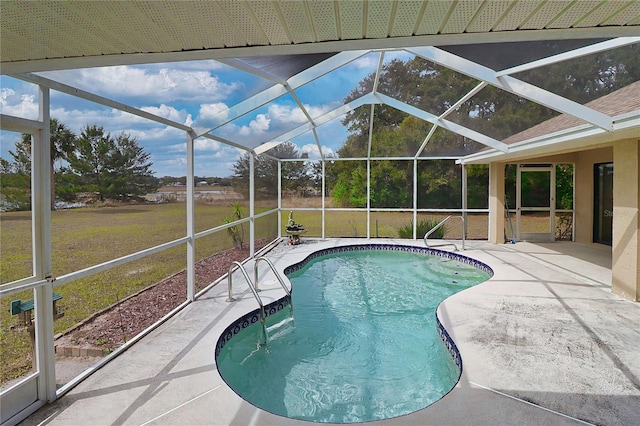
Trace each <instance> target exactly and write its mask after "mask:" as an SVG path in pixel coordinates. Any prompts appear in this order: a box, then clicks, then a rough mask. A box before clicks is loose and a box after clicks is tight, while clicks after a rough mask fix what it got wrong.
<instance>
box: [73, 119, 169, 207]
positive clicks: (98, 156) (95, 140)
mask: <svg viewBox="0 0 640 426" xmlns="http://www.w3.org/2000/svg"><path fill="white" fill-rule="evenodd" d="M150 157H151V156H150V154H148V153H146V152H145V151H144V149H143V148H142V147H140V146H139V145H138V141H137V139H135V138H132V137H131V136H129V135H127V134H126V133H121V134H120V135H119V136H118V137H117V138H116V139H114V138H112V137H111V135H110V134H109V133H106V134H105V132H104V128H103V127H98V126H97V125H95V124H94V125H92V126H87V127H86V128H85V129H84V130H83V131H82V133H81V135H80V137H79V138H78V139H77V141H76V145H75V149H74V151H73V152H72V153H71V154H70V155H69V156H68V161H69V166H70V169H71V170H72V171H73V173H75V174H76V175H78V176H80V178H81V179H82V184H83V189H84V190H87V191H92V192H96V193H97V194H98V198H99V199H100V201H104V200H105V199H114V200H127V199H129V198H131V197H136V196H141V195H144V194H147V193H149V192H153V191H155V190H157V189H158V187H159V183H158V180H157V179H156V178H155V177H154V176H153V173H154V172H153V171H152V170H151V166H152V165H153V163H152V162H151V161H150V160H149V159H150Z"/></svg>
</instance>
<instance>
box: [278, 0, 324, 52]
mask: <svg viewBox="0 0 640 426" xmlns="http://www.w3.org/2000/svg"><path fill="white" fill-rule="evenodd" d="M283 6H286V7H283ZM280 11H281V12H282V16H283V18H284V21H285V22H286V24H287V28H289V34H290V36H291V41H292V42H293V43H310V42H312V41H314V39H315V36H314V34H313V25H311V22H309V19H308V17H307V7H306V3H303V2H298V1H293V2H290V3H288V4H286V5H283V4H280Z"/></svg>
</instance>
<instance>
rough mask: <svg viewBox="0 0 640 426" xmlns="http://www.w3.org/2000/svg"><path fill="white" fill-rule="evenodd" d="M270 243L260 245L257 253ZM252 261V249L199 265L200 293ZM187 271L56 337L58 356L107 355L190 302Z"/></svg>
mask: <svg viewBox="0 0 640 426" xmlns="http://www.w3.org/2000/svg"><path fill="white" fill-rule="evenodd" d="M269 241H270V240H269V239H264V240H260V241H256V250H258V249H259V248H261V247H263V246H264V245H266V244H267V243H268V242H269ZM248 257H249V248H248V247H246V248H243V249H230V250H225V251H222V252H220V253H217V254H215V255H213V256H211V257H208V258H206V259H203V260H201V261H200V262H198V263H197V264H196V277H197V283H198V284H197V286H196V292H197V291H199V290H201V289H203V288H204V287H206V286H207V285H209V284H210V283H212V282H214V281H215V280H217V279H218V278H220V277H221V276H223V275H224V274H226V273H227V272H228V271H229V267H230V266H231V264H232V262H234V261H242V260H244V259H246V258H248ZM186 288H187V272H186V270H183V271H181V272H179V273H177V274H175V275H172V276H170V277H167V278H165V279H163V280H162V281H159V282H157V283H155V284H154V285H152V286H149V287H147V288H145V289H144V290H141V291H139V292H138V293H136V294H134V295H132V296H130V297H128V298H126V299H123V300H122V301H120V303H117V304H114V305H112V306H109V307H108V308H106V309H103V310H102V311H100V312H97V313H95V314H94V315H92V316H91V317H89V318H87V319H86V320H84V321H82V322H80V323H79V324H77V325H75V326H73V327H71V328H70V329H68V330H65V331H64V332H62V333H59V334H58V335H57V336H56V340H55V346H56V353H57V354H58V355H64V356H100V355H105V354H107V353H109V352H111V351H113V350H114V349H116V348H117V347H118V346H121V345H122V344H124V343H125V342H126V341H127V340H129V339H131V338H132V337H134V336H136V335H137V334H139V333H140V332H142V331H143V330H144V329H146V328H147V327H149V326H150V325H152V324H153V323H155V322H156V321H158V320H159V319H160V318H162V317H163V316H164V315H166V314H167V313H169V312H170V311H171V310H172V309H174V308H175V307H176V306H178V305H180V304H181V303H182V302H184V301H185V300H186V297H187V295H186Z"/></svg>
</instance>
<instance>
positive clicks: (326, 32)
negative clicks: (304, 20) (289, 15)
mask: <svg viewBox="0 0 640 426" xmlns="http://www.w3.org/2000/svg"><path fill="white" fill-rule="evenodd" d="M308 6H309V13H310V14H311V20H312V21H313V26H314V28H315V33H316V37H317V41H327V40H335V39H336V37H337V34H338V19H337V16H336V13H337V12H336V8H335V7H334V5H333V3H332V2H328V1H312V2H309V3H308Z"/></svg>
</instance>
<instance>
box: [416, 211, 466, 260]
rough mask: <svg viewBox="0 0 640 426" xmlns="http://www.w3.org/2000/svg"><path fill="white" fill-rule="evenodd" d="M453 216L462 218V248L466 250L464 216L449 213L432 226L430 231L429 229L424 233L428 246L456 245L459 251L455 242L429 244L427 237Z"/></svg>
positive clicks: (456, 247) (425, 242) (425, 243)
mask: <svg viewBox="0 0 640 426" xmlns="http://www.w3.org/2000/svg"><path fill="white" fill-rule="evenodd" d="M452 217H459V218H460V219H462V250H465V248H464V228H465V226H464V216H453V215H449V216H447V217H445V218H444V219H442V220H441V221H440V222H439V223H438V224H437V225H436V226H434V227H433V228H431V229H430V230H429V231H427V233H426V234H424V245H425V246H427V247H442V246H453V247H455V249H456V251H458V246H457V245H455V244H454V243H444V244H436V245H431V246H430V245H429V243H428V242H427V238H429V236H430V235H431V234H433V233H434V232H435V231H436V230H437V229H438V228H440V227H441V226H442V225H444V223H445V222H446V221H448V220H449V219H451V218H452Z"/></svg>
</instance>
